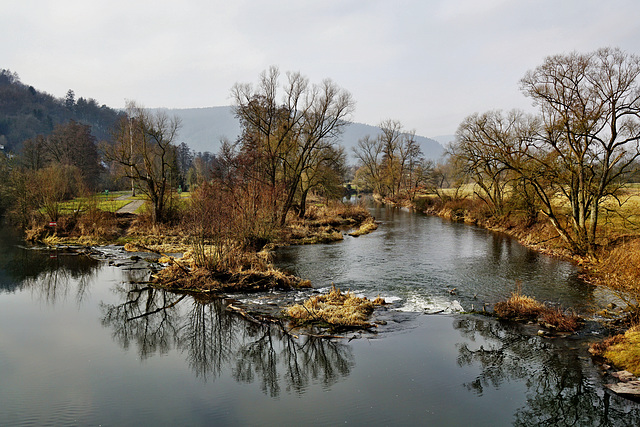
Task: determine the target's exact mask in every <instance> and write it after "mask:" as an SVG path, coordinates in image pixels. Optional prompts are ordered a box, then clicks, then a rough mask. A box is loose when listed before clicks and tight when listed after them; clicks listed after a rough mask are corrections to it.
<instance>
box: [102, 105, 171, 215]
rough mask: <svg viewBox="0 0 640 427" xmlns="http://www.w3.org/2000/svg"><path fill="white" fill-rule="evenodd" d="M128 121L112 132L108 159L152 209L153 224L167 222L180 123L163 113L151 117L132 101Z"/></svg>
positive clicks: (128, 109)
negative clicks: (147, 201) (112, 144)
mask: <svg viewBox="0 0 640 427" xmlns="http://www.w3.org/2000/svg"><path fill="white" fill-rule="evenodd" d="M127 115H128V117H127V118H123V119H122V120H121V121H120V123H119V126H118V127H117V129H116V131H115V138H116V144H115V145H114V146H113V147H110V148H109V149H108V150H107V153H106V154H107V159H109V160H111V161H113V162H115V163H116V164H117V165H118V166H119V170H120V174H121V175H122V176H125V177H127V178H130V179H133V180H134V181H136V182H137V183H138V185H139V188H140V190H141V191H142V192H143V193H144V194H145V195H146V196H147V197H148V198H149V200H150V201H151V204H152V206H153V211H152V218H153V221H154V222H163V221H165V220H167V219H168V218H167V214H168V209H169V207H170V196H171V178H172V176H171V175H172V174H173V177H176V173H177V171H176V170H175V165H176V161H175V158H176V146H175V145H174V143H175V140H176V138H177V134H178V130H179V129H180V125H181V123H180V120H179V119H178V118H177V117H171V118H170V117H169V116H167V114H166V113H164V112H158V113H156V114H152V113H150V112H149V111H147V110H145V109H144V108H142V107H140V106H138V105H137V104H135V103H134V102H128V104H127Z"/></svg>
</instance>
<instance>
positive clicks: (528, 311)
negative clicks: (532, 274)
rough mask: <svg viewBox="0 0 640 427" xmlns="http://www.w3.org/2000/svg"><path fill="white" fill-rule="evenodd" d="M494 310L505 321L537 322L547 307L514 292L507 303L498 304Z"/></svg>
mask: <svg viewBox="0 0 640 427" xmlns="http://www.w3.org/2000/svg"><path fill="white" fill-rule="evenodd" d="M493 309H494V311H495V313H496V315H498V317H502V318H505V319H515V320H537V319H538V316H540V314H541V313H542V312H543V310H544V309H545V306H544V304H542V303H540V302H538V301H537V300H536V299H534V298H531V297H528V296H526V295H521V294H520V293H519V292H514V293H513V294H511V296H510V297H509V299H507V300H506V301H500V302H498V303H496V304H495V306H494V307H493Z"/></svg>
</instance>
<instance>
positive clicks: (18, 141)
mask: <svg viewBox="0 0 640 427" xmlns="http://www.w3.org/2000/svg"><path fill="white" fill-rule="evenodd" d="M120 114H121V113H119V112H118V111H116V110H114V109H112V108H109V107H107V106H106V105H99V104H98V102H97V101H96V100H95V99H92V98H89V99H85V98H82V97H81V98H78V99H77V100H76V99H75V94H74V93H73V91H71V90H69V92H68V93H67V96H66V98H55V97H54V96H52V95H49V94H48V93H46V92H41V91H39V90H37V89H35V88H34V87H33V86H29V85H27V84H24V83H22V82H21V81H20V78H19V77H18V75H17V74H16V73H13V72H11V71H9V70H4V69H0V145H2V146H4V147H5V149H6V150H10V151H19V150H20V147H21V145H22V143H23V142H24V141H25V140H27V139H30V138H33V137H35V136H37V135H49V134H50V133H51V132H52V131H53V128H54V127H55V126H56V125H58V124H63V123H66V122H68V121H69V120H75V121H76V122H79V123H83V124H86V125H90V126H91V133H92V134H93V136H95V137H96V140H98V141H100V140H110V139H111V135H110V132H111V130H112V128H113V126H114V124H115V123H116V121H117V120H118V117H119V115H120Z"/></svg>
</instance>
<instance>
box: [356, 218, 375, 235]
mask: <svg viewBox="0 0 640 427" xmlns="http://www.w3.org/2000/svg"><path fill="white" fill-rule="evenodd" d="M377 229H378V224H376V221H375V219H373V218H372V217H370V218H367V219H366V220H365V221H364V222H363V223H362V224H360V227H358V229H357V230H354V231H352V232H351V233H349V236H353V237H358V236H362V235H365V234H369V233H371V232H373V231H375V230H377Z"/></svg>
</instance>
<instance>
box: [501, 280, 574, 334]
mask: <svg viewBox="0 0 640 427" xmlns="http://www.w3.org/2000/svg"><path fill="white" fill-rule="evenodd" d="M493 309H494V311H495V313H496V315H497V316H498V317H500V318H504V319H512V320H518V321H522V320H528V321H537V322H539V323H540V324H541V325H543V326H545V327H547V328H549V329H553V330H556V331H559V332H574V331H575V330H576V329H578V326H579V320H580V319H579V318H578V317H577V316H576V315H575V314H573V313H572V314H565V313H564V312H563V311H562V310H561V309H560V308H557V307H555V308H554V307H547V306H546V305H544V304H542V303H541V302H538V301H537V300H536V299H534V298H531V297H529V296H526V295H522V294H521V293H520V290H519V289H516V291H515V292H513V293H512V294H511V296H510V297H509V299H507V300H506V301H500V302H498V303H496V304H495V305H494V308H493Z"/></svg>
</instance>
